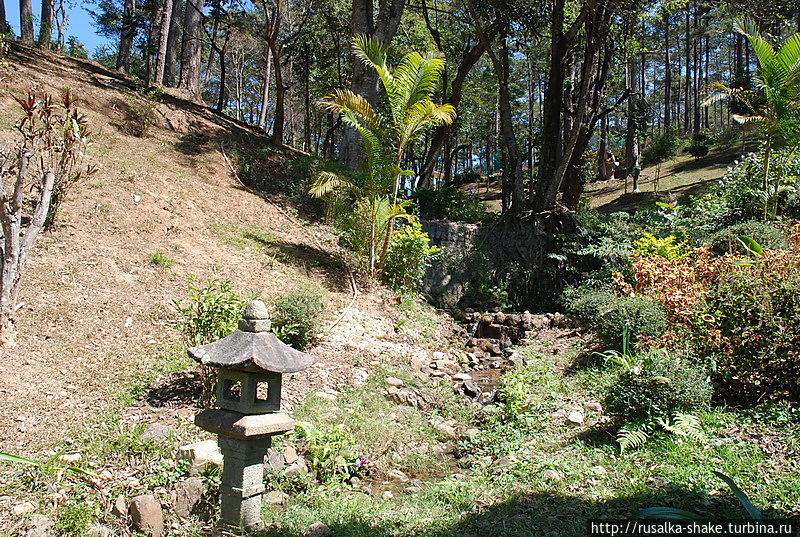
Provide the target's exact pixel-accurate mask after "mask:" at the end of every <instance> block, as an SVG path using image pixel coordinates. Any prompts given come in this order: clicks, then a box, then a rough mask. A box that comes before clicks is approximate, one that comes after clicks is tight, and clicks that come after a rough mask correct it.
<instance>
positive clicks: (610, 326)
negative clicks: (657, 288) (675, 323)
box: [594, 297, 667, 350]
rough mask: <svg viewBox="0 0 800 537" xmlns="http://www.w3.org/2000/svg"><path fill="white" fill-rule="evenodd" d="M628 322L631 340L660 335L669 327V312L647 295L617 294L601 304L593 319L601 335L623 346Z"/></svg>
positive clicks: (607, 340) (618, 347)
mask: <svg viewBox="0 0 800 537" xmlns="http://www.w3.org/2000/svg"><path fill="white" fill-rule="evenodd" d="M626 325H627V326H628V333H629V334H630V335H631V340H632V341H636V339H637V338H641V337H645V338H658V337H660V336H661V335H663V334H664V330H665V329H666V327H667V316H666V313H665V312H664V308H663V307H662V306H661V304H658V303H656V302H654V301H653V300H650V299H649V298H645V297H614V299H613V300H612V301H610V302H609V303H608V304H606V305H605V306H603V307H602V309H601V311H600V312H599V316H598V317H597V319H595V320H594V326H595V329H596V330H597V333H598V335H599V336H600V338H601V339H602V340H603V342H604V343H606V344H607V345H608V346H610V347H613V348H615V349H618V350H619V349H620V348H621V345H622V343H621V341H622V339H621V338H622V333H623V331H624V330H625V327H626Z"/></svg>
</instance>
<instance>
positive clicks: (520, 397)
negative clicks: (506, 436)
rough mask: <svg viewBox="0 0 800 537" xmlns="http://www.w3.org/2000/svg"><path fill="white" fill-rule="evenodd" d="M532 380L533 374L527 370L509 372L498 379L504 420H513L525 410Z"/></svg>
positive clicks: (533, 378)
mask: <svg viewBox="0 0 800 537" xmlns="http://www.w3.org/2000/svg"><path fill="white" fill-rule="evenodd" d="M534 380H535V375H534V372H533V371H531V370H528V369H525V370H519V371H510V372H508V373H506V374H505V375H503V376H502V377H501V378H500V398H501V399H502V401H503V404H502V407H501V408H502V410H503V415H504V416H505V417H506V419H513V418H515V417H517V416H518V415H519V414H520V413H522V412H523V411H524V410H525V408H526V407H527V405H528V403H529V398H530V388H531V385H532V384H533V382H534Z"/></svg>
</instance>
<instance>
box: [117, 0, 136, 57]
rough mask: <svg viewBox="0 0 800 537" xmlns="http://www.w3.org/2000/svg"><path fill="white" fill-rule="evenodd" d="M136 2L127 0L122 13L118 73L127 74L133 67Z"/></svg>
mask: <svg viewBox="0 0 800 537" xmlns="http://www.w3.org/2000/svg"><path fill="white" fill-rule="evenodd" d="M135 16H136V0H125V7H124V9H123V12H122V31H121V32H120V34H119V49H118V50H117V71H119V72H121V73H127V72H128V70H130V67H131V47H132V46H133V39H134V38H135V37H136V19H135Z"/></svg>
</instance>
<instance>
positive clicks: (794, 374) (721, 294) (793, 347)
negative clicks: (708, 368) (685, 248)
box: [695, 250, 800, 403]
mask: <svg viewBox="0 0 800 537" xmlns="http://www.w3.org/2000/svg"><path fill="white" fill-rule="evenodd" d="M706 303H707V307H706V308H705V309H704V311H703V313H704V315H706V316H708V318H709V319H710V320H712V322H713V327H712V329H713V330H714V332H713V333H714V334H715V336H716V337H715V338H714V339H712V340H709V338H703V337H702V336H703V334H702V333H695V339H696V340H698V342H699V343H698V345H699V347H700V349H701V350H702V351H704V352H705V353H706V354H707V355H708V356H709V357H710V358H712V359H713V360H714V362H715V364H716V370H717V379H716V380H717V383H718V385H719V388H720V395H721V396H722V397H723V398H725V399H726V400H728V401H729V402H731V403H750V402H753V401H757V400H758V401H763V400H765V399H789V400H792V401H798V400H800V391H798V389H797V379H798V378H800V252H798V251H797V250H794V251H792V252H786V251H780V250H764V253H763V254H762V255H761V257H760V258H759V259H758V260H756V261H755V262H752V263H746V264H739V265H734V264H730V265H728V266H727V267H726V269H725V270H724V271H721V273H720V276H719V278H718V279H717V280H716V282H715V285H713V286H711V288H710V290H709V292H708V295H707V297H706Z"/></svg>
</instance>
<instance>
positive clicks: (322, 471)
mask: <svg viewBox="0 0 800 537" xmlns="http://www.w3.org/2000/svg"><path fill="white" fill-rule="evenodd" d="M295 431H296V434H297V436H298V438H300V439H303V440H305V441H306V442H307V444H308V455H309V459H310V460H311V464H312V465H313V467H314V469H315V470H316V471H317V477H318V478H319V480H320V481H323V482H336V481H344V480H345V479H347V478H348V477H350V476H352V475H355V474H356V473H358V472H363V471H364V467H365V466H366V465H367V464H369V460H368V459H367V458H366V457H358V456H357V455H356V452H355V439H354V438H353V436H352V435H351V434H350V433H349V432H348V431H347V429H346V428H345V426H344V425H338V426H336V427H334V428H332V429H329V430H326V431H321V430H319V429H317V428H316V427H314V426H313V425H312V424H310V423H308V422H297V424H296V425H295Z"/></svg>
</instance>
